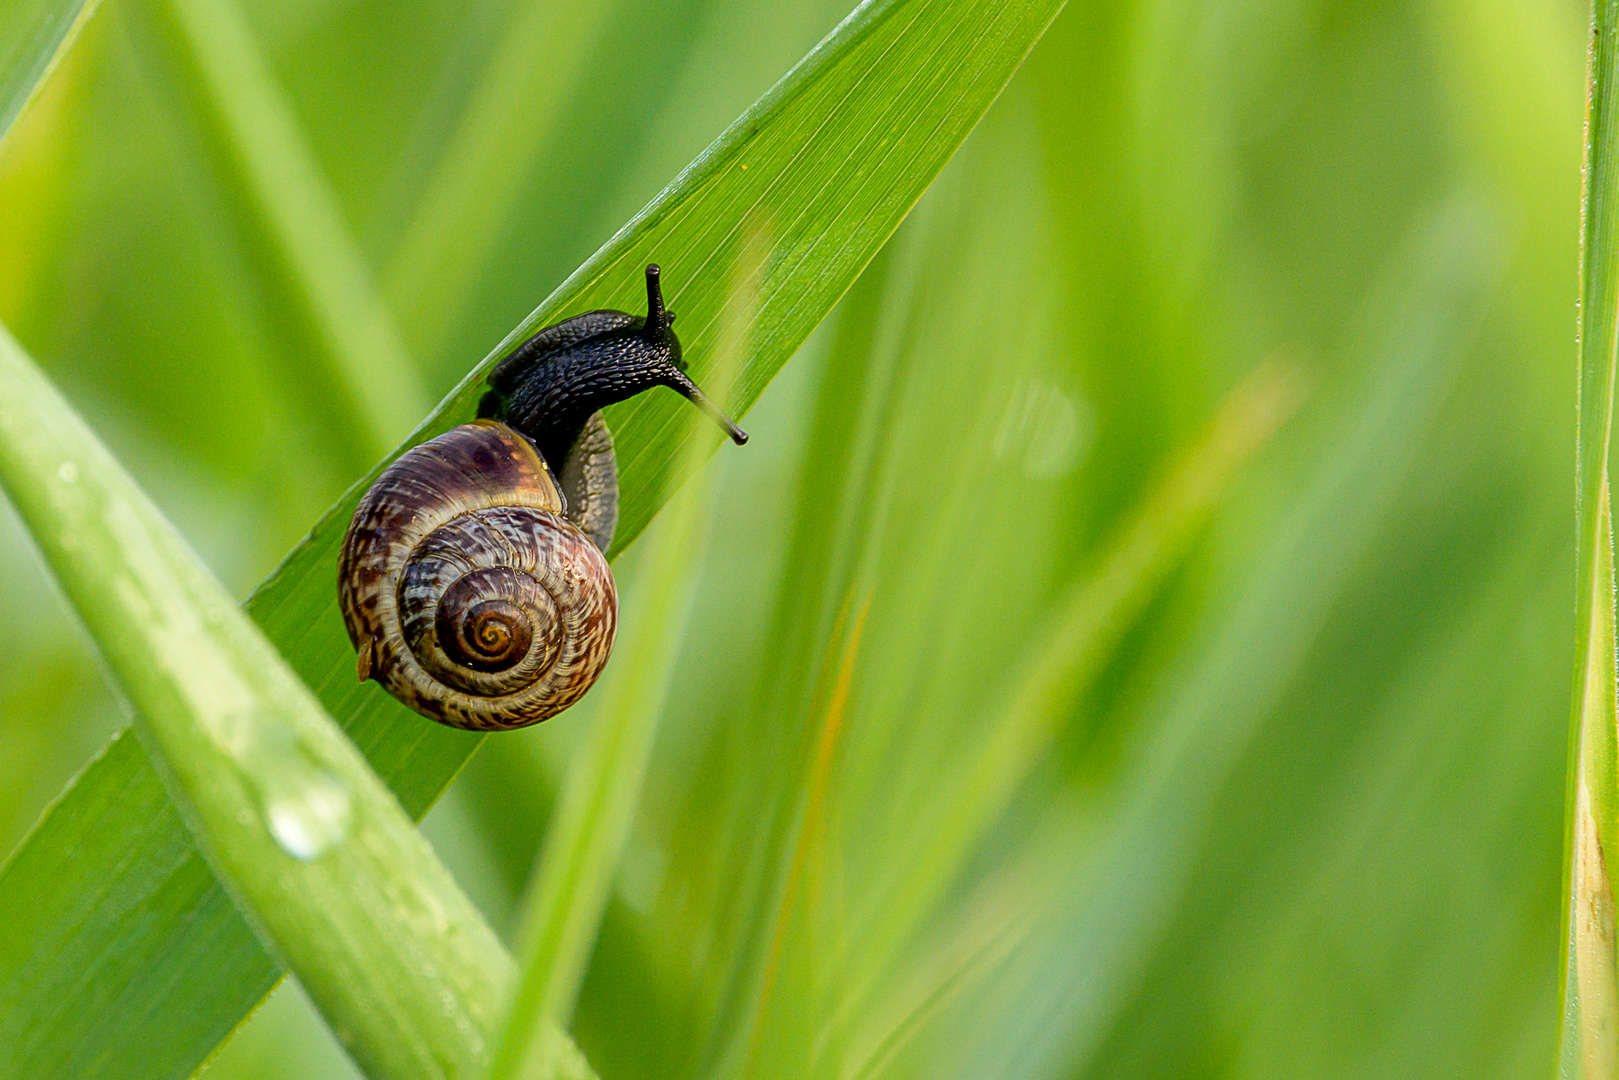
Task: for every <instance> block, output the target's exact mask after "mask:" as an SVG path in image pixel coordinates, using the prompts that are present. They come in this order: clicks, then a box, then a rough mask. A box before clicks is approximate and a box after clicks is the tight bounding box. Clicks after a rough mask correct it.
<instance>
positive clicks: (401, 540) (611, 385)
mask: <svg viewBox="0 0 1619 1080" xmlns="http://www.w3.org/2000/svg"><path fill="white" fill-rule="evenodd" d="M646 280H647V315H646V316H645V317H644V318H643V317H639V316H634V315H630V314H627V313H625V312H622V311H591V312H587V313H585V314H583V315H576V316H574V317H573V318H571V319H568V320H566V321H564V322H560V323H557V324H556V325H554V326H549V327H546V328H545V329H544V330H541V331H540V332H539V333H537V334H535V335H534V336H533V337H530V338H529V339H528V340H527V341H525V342H523V344H522V345H520V346H518V348H517V349H516V350H515V351H514V352H513V353H512V354H511V355H510V356H508V357H507V358H506V359H505V360H503V361H501V362H500V363H499V364H498V365H496V367H495V368H494V370H493V371H492V372H491V373H490V375H489V385H490V387H491V389H490V391H489V393H488V394H486V395H485V396H484V399H483V401H482V403H481V404H480V406H479V410H478V412H479V417H480V419H478V420H477V421H475V422H473V423H471V424H463V425H461V426H460V427H457V428H454V429H452V430H450V431H447V432H445V433H444V434H443V435H440V436H439V437H438V438H436V439H433V440H431V441H429V442H426V443H423V444H422V445H420V446H417V447H415V448H413V449H412V450H410V451H408V452H406V453H405V454H404V455H402V456H401V457H400V458H399V459H398V460H397V461H395V462H394V463H393V464H392V465H390V466H389V467H388V468H387V469H386V470H385V471H384V472H383V473H382V475H381V476H380V477H378V478H377V482H376V483H375V484H373V485H372V487H371V489H370V490H369V491H367V492H366V494H365V497H364V498H362V499H361V500H360V505H359V506H358V507H357V508H356V509H355V512H354V519H353V521H352V522H350V524H349V530H348V534H347V535H346V536H345V537H344V540H343V550H342V554H341V556H340V559H339V563H338V599H339V604H340V606H341V608H342V611H343V621H344V623H345V624H346V625H347V627H348V632H349V640H350V641H352V642H353V643H354V647H355V650H356V652H357V653H358V660H357V672H358V674H359V677H360V680H361V681H362V682H364V681H365V680H367V679H375V680H376V681H377V682H379V683H381V684H382V686H383V687H384V688H385V689H386V690H387V691H388V692H389V693H390V694H392V695H393V696H394V697H396V698H398V699H399V700H400V701H402V702H404V703H405V704H406V705H408V706H410V707H411V708H413V709H415V710H416V711H417V712H419V713H421V714H423V715H424V716H428V717H431V718H432V719H434V720H438V721H441V722H442V723H445V724H449V725H451V726H453V727H460V728H469V729H473V730H481V731H496V730H504V729H508V728H516V727H524V726H526V725H528V724H534V723H538V722H539V721H541V720H544V719H547V718H548V717H551V716H555V715H556V714H557V713H559V712H561V711H562V710H563V709H565V708H567V707H568V706H569V705H572V704H573V703H574V702H575V701H577V700H579V698H580V697H582V696H583V695H584V693H585V691H587V690H589V689H590V687H591V685H592V684H593V683H594V682H595V681H596V678H597V676H598V675H600V674H601V671H602V668H603V666H605V664H606V663H607V657H608V654H609V653H610V652H611V651H612V646H613V638H614V636H615V634H616V632H617V626H618V594H617V591H616V589H615V588H614V585H613V575H612V572H611V571H610V570H609V569H608V568H607V560H606V557H605V556H604V555H603V552H604V551H605V550H606V549H607V546H608V545H609V544H610V543H611V542H612V537H613V529H614V526H615V525H616V523H617V520H618V468H617V463H616V461H615V459H614V456H613V441H612V435H611V433H610V432H609V431H608V429H607V424H606V422H605V421H604V420H603V419H602V416H601V412H600V410H602V409H604V408H606V407H607V406H608V405H611V404H614V403H616V402H619V401H623V400H625V399H626V398H629V397H633V396H634V395H636V394H638V393H640V392H641V391H643V390H648V389H651V388H652V387H654V386H667V387H669V388H670V389H673V390H675V391H677V392H678V393H680V394H682V395H684V396H685V397H686V398H688V399H690V400H691V401H692V402H693V403H694V404H696V405H697V406H698V407H699V408H701V409H703V410H704V411H705V412H707V413H709V414H710V415H711V416H713V417H714V418H715V420H716V421H717V422H718V423H719V424H720V425H721V426H722V427H723V428H725V430H726V431H727V433H728V434H730V436H731V438H732V439H733V440H735V441H736V443H737V444H738V445H740V444H742V443H743V442H746V441H747V435H746V434H744V433H743V432H742V430H741V429H740V428H738V427H737V426H736V425H735V424H733V423H732V422H731V421H730V420H729V419H727V418H726V417H725V416H724V415H723V414H722V413H721V412H720V411H719V410H718V409H717V408H715V407H714V406H713V405H712V404H710V403H709V401H708V399H707V398H706V397H705V396H704V395H703V393H702V391H701V390H699V389H698V388H697V386H696V385H695V384H694V383H693V382H692V381H691V380H690V379H689V378H687V377H686V373H685V364H684V363H683V362H682V359H681V354H680V342H679V340H678V339H677V338H676V337H675V335H674V331H673V329H672V328H671V325H672V324H673V322H674V313H673V312H670V311H667V310H666V309H665V308H664V306H663V297H662V294H661V291H660V289H659V281H658V268H657V267H656V266H649V267H647V271H646Z"/></svg>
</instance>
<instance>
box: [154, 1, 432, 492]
mask: <svg viewBox="0 0 1619 1080" xmlns="http://www.w3.org/2000/svg"><path fill="white" fill-rule="evenodd" d="M147 2H148V3H149V4H150V6H151V8H152V10H153V11H154V13H155V14H156V15H157V16H158V18H159V19H160V20H161V21H162V22H163V23H164V25H165V28H166V29H167V30H168V36H169V38H170V39H171V40H172V41H173V42H174V43H176V45H177V47H176V48H174V49H173V50H172V52H171V58H172V59H173V61H174V63H175V65H176V67H178V68H179V69H180V70H182V71H184V72H185V73H186V74H187V76H188V78H186V79H183V80H181V82H182V84H183V85H185V86H186V88H187V89H188V90H189V91H190V92H191V93H192V95H193V96H194V97H195V98H196V99H197V101H199V102H200V103H201V104H202V106H203V108H202V112H203V113H204V114H205V115H207V116H208V117H209V119H210V124H209V126H210V128H211V136H212V141H213V143H214V145H215V146H216V147H217V148H218V149H219V151H220V153H221V154H222V155H223V156H225V157H227V158H228V159H229V161H230V163H231V167H230V168H229V169H228V170H227V171H228V173H229V174H230V175H232V176H234V177H236V178H237V179H238V182H239V183H240V185H241V187H242V188H243V189H244V191H245V194H244V197H243V199H242V202H243V204H244V205H246V206H248V207H251V208H252V211H253V213H254V214H255V216H256V217H257V218H258V219H259V220H260V221H261V222H262V225H263V228H264V230H265V233H266V234H267V236H268V237H269V239H270V244H271V247H272V248H273V250H274V251H275V253H276V255H277V256H278V259H279V262H280V264H281V265H282V266H284V267H285V273H286V283H287V286H288V288H289V290H290V291H291V292H292V293H293V294H294V295H296V296H297V298H298V301H299V303H300V305H301V307H302V308H303V311H304V312H305V314H306V315H307V318H308V321H309V324H310V326H311V327H312V328H313V329H314V330H315V340H316V342H317V344H318V346H319V351H320V353H321V355H322V356H323V358H324V359H325V361H326V363H327V365H328V367H329V382H330V385H331V386H332V387H333V388H334V389H336V390H337V391H338V392H339V393H341V394H342V396H343V405H344V411H345V412H346V413H347V415H348V416H349V417H350V420H349V426H350V427H352V429H353V433H354V434H353V438H354V441H355V443H356V445H357V446H358V447H359V448H360V453H361V454H362V459H363V460H365V461H372V460H375V459H376V458H377V457H379V456H381V455H383V454H385V453H387V452H388V451H389V450H390V449H391V448H392V447H393V446H394V444H395V443H397V442H398V441H399V440H400V439H402V438H403V437H404V436H405V435H406V434H407V433H409V431H410V430H411V428H413V427H415V426H416V424H417V423H418V422H419V421H420V420H421V418H422V415H423V414H424V413H425V412H426V411H427V409H428V407H429V404H430V399H429V398H428V396H427V391H426V389H425V387H424V386H423V385H422V381H421V378H420V376H419V375H418V374H417V370H416V368H415V366H414V365H413V364H412V363H411V360H410V357H409V355H408V354H407V352H406V350H405V347H404V344H403V342H402V341H401V339H400V336H399V332H398V330H397V329H396V328H395V326H394V323H393V318H392V315H391V314H390V312H389V311H388V307H387V305H386V304H385V303H384V301H383V298H382V295H381V293H380V291H379V290H378V289H377V287H376V284H375V282H374V281H373V280H372V276H371V271H370V269H369V268H368V267H367V266H366V264H365V259H364V257H363V256H362V255H361V253H360V249H359V247H358V245H356V244H355V242H354V239H353V236H352V235H351V234H350V232H349V229H348V226H347V224H346V223H345V222H344V220H343V214H342V210H341V208H340V207H339V205H338V201H337V195H336V193H335V192H333V190H332V188H331V185H330V184H329V183H328V182H327V180H326V177H325V176H324V174H323V173H322V172H321V168H320V165H319V164H318V163H317V162H316V160H315V156H314V154H313V152H312V151H311V150H310V147H309V145H308V143H307V141H306V140H305V138H304V135H303V132H302V131H301V130H300V129H299V126H298V120H297V117H296V115H295V113H294V112H293V108H292V105H291V103H290V102H289V101H288V100H287V98H286V95H285V94H284V93H283V92H282V90H281V87H280V86H279V85H278V84H277V83H276V80H275V76H274V74H273V73H272V72H271V71H270V67H269V65H268V63H267V62H266V61H265V59H264V56H263V55H262V53H260V51H259V48H258V45H257V43H256V42H255V41H254V40H253V34H252V30H251V28H250V27H249V26H248V25H247V21H246V19H245V18H243V15H242V12H241V10H240V9H239V8H238V7H237V6H236V2H235V0H147Z"/></svg>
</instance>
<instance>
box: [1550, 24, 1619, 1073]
mask: <svg viewBox="0 0 1619 1080" xmlns="http://www.w3.org/2000/svg"><path fill="white" fill-rule="evenodd" d="M1592 17H1593V20H1594V24H1593V26H1592V32H1591V57H1590V70H1589V78H1590V85H1589V88H1588V93H1589V94H1590V99H1589V105H1588V109H1587V122H1586V151H1585V153H1586V158H1585V199H1584V202H1583V206H1584V220H1583V223H1582V231H1581V238H1580V307H1579V313H1580V328H1579V342H1580V366H1579V411H1578V419H1577V423H1578V428H1577V432H1576V443H1577V454H1578V458H1577V463H1576V468H1577V470H1578V471H1577V474H1576V480H1575V500H1576V502H1575V507H1576V522H1577V526H1578V529H1579V532H1578V536H1577V539H1576V541H1575V544H1576V547H1575V559H1576V564H1575V565H1576V569H1575V574H1576V589H1577V592H1576V598H1575V626H1576V627H1577V628H1578V631H1577V634H1576V638H1577V641H1576V646H1575V648H1576V660H1575V675H1574V695H1573V715H1572V716H1571V718H1570V731H1569V780H1568V796H1567V809H1566V812H1565V813H1566V817H1567V826H1566V828H1567V837H1568V839H1567V841H1566V843H1565V862H1566V866H1565V869H1564V877H1563V880H1564V888H1565V890H1566V892H1567V895H1566V896H1565V898H1564V899H1565V903H1564V909H1563V910H1564V916H1563V918H1564V923H1563V925H1564V940H1565V947H1566V952H1565V968H1564V971H1563V975H1562V987H1563V1036H1562V1049H1561V1052H1560V1059H1561V1065H1560V1068H1561V1072H1562V1075H1563V1076H1564V1077H1581V1078H1586V1080H1597V1078H1601V1080H1608V1078H1611V1077H1613V1076H1615V1075H1619V962H1616V961H1619V941H1616V936H1615V934H1616V913H1615V907H1614V899H1613V884H1612V879H1611V877H1610V873H1611V872H1610V871H1609V870H1608V863H1610V862H1611V861H1612V860H1613V858H1614V853H1615V852H1616V851H1619V776H1616V775H1615V770H1616V768H1619V727H1616V714H1615V699H1614V657H1613V648H1614V625H1613V624H1614V595H1613V588H1614V578H1613V528H1612V510H1611V507H1610V505H1609V502H1608V452H1609V441H1610V439H1611V430H1612V424H1613V380H1614V356H1615V349H1616V347H1619V101H1616V100H1615V94H1616V93H1619V6H1616V5H1614V4H1612V3H1606V2H1599V3H1597V4H1596V5H1595V6H1594V13H1593V16H1592Z"/></svg>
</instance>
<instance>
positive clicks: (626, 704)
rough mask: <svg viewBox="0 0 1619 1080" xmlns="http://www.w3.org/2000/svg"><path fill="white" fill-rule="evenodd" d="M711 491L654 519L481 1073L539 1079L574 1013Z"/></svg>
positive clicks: (674, 646)
mask: <svg viewBox="0 0 1619 1080" xmlns="http://www.w3.org/2000/svg"><path fill="white" fill-rule="evenodd" d="M708 488H709V485H708V484H707V483H703V482H699V483H698V484H694V485H693V486H692V489H691V490H687V491H684V492H682V493H681V494H680V495H679V496H678V497H677V498H676V499H675V500H674V502H673V503H672V504H671V505H670V506H669V507H668V508H667V509H666V510H665V512H664V514H663V516H662V517H661V518H660V522H661V524H660V526H659V527H658V532H657V540H658V544H657V547H656V548H655V549H651V550H649V551H648V552H647V559H648V565H647V567H646V569H645V571H644V574H645V577H643V580H644V581H647V584H646V585H645V586H644V589H645V595H644V597H643V599H642V601H641V603H639V604H638V605H637V607H636V613H637V614H636V621H635V622H634V624H632V625H627V627H626V629H627V630H628V633H626V634H625V637H626V638H628V640H627V641H624V642H623V643H622V644H621V645H620V646H619V647H618V655H617V657H616V661H617V664H618V670H617V678H615V679H614V680H613V682H612V683H611V684H610V685H609V686H605V687H603V688H602V689H603V690H605V691H606V696H605V697H604V699H603V700H602V701H601V702H600V704H599V705H598V707H597V710H596V716H595V725H594V727H593V728H592V729H591V732H590V735H589V738H588V741H587V743H586V745H585V747H584V749H583V750H582V751H581V753H580V755H579V757H578V758H577V759H576V760H575V761H574V763H573V764H572V765H571V766H570V768H569V771H568V776H567V779H566V781H565V782H564V784H563V788H562V793H561V798H560V799H559V801H558V805H557V810H556V816H555V818H554V819H553V822H552V824H551V826H550V828H549V829H548V830H547V831H546V836H545V844H544V847H543V849H542V851H541V855H540V861H539V863H538V864H537V866H536V868H535V872H534V880H533V882H532V884H531V886H530V889H529V895H528V897H527V899H526V900H525V902H524V910H523V914H522V927H521V930H520V932H519V935H518V941H519V945H518V955H519V959H520V963H521V967H520V969H519V973H518V980H517V983H516V987H515V989H514V990H513V992H512V999H511V1003H510V1006H509V1011H508V1015H507V1019H506V1023H505V1027H504V1029H503V1031H502V1033H501V1036H500V1042H499V1043H498V1044H497V1048H496V1051H495V1054H494V1057H493V1059H492V1061H491V1063H490V1068H489V1073H488V1076H489V1080H517V1078H519V1077H539V1076H543V1075H545V1072H544V1070H543V1068H540V1067H537V1065H536V1059H537V1058H540V1057H541V1055H539V1054H537V1053H536V1051H537V1050H539V1049H540V1047H538V1046H536V1045H535V1043H536V1042H537V1041H538V1040H537V1039H536V1034H538V1033H542V1032H545V1031H546V1030H548V1028H547V1026H546V1024H545V1021H547V1020H554V1021H556V1022H558V1023H563V1024H566V1023H567V1022H568V1020H569V1017H570V1016H571V1014H572V1012H573V1007H574V1002H575V1000H576V999H577V998H578V995H579V985H580V983H581V982H583V980H584V974H585V965H586V963H587V962H588V961H589V959H590V951H591V947H592V946H593V945H594V944H595V941H596V934H597V930H598V927H599V926H600V923H601V918H602V913H603V911H604V910H605V909H606V907H607V900H608V896H609V894H610V892H611V889H612V884H613V878H614V875H615V873H616V872H617V870H618V864H619V861H620V859H621V857H622V855H623V852H624V846H625V842H626V841H627V840H628V838H629V830H630V823H631V822H632V820H633V819H634V815H635V810H636V807H637V805H638V803H639V800H640V794H641V785H642V781H643V780H644V779H645V776H646V769H647V760H648V758H649V757H650V755H651V753H652V742H653V737H654V736H655V735H656V734H657V730H658V721H659V719H660V717H661V716H662V714H663V711H664V698H665V697H667V696H668V691H669V683H670V679H671V677H672V676H673V674H674V664H675V660H676V659H677V658H678V656H679V653H680V647H681V644H682V643H683V642H684V640H685V634H684V627H685V624H686V618H687V616H688V614H689V612H690V607H691V590H692V586H693V585H694V583H695V578H696V570H697V564H698V563H699V562H700V560H701V557H702V551H701V549H702V538H701V535H700V533H701V531H702V527H703V522H702V520H701V519H704V518H706V517H707V514H708V509H709V505H710V503H711V498H710V492H709V490H708ZM648 579H649V580H648Z"/></svg>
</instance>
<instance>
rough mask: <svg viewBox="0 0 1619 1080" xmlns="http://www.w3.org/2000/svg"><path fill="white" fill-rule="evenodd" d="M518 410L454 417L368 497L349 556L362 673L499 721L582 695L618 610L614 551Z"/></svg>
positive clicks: (459, 720) (347, 604)
mask: <svg viewBox="0 0 1619 1080" xmlns="http://www.w3.org/2000/svg"><path fill="white" fill-rule="evenodd" d="M562 509H563V506H562V499H561V497H560V496H559V495H558V493H557V488H556V485H555V483H553V481H552V479H551V476H550V473H549V471H548V470H547V469H546V466H545V462H544V460H543V459H542V458H541V457H540V455H539V453H538V452H537V451H536V450H535V449H534V447H533V445H532V444H531V443H530V442H529V441H528V440H527V439H525V438H523V437H522V436H521V435H519V434H518V433H517V432H515V431H513V430H512V429H511V428H509V427H507V426H506V425H504V424H501V423H498V422H496V421H492V420H480V421H477V422H476V423H472V424H464V425H462V426H461V427H458V428H455V429H453V430H451V431H448V432H445V433H444V434H443V435H440V436H439V437H438V438H436V439H433V440H432V441H430V442H427V443H423V444H422V445H421V446H418V447H415V448H414V449H412V450H410V451H408V452H407V453H405V454H404V455H403V456H401V457H400V458H399V460H397V461H395V462H394V463H393V464H392V465H390V466H389V467H388V468H387V470H385V471H384V472H383V474H382V475H381V476H380V477H378V479H377V482H376V483H375V484H373V485H372V487H371V490H370V491H368V492H366V494H365V497H364V498H363V499H361V500H360V505H359V507H358V508H357V509H356V510H355V512H354V520H353V521H352V522H351V523H350V525H349V531H348V535H347V536H346V537H345V538H344V541H343V551H342V555H341V557H340V559H339V563H338V600H339V604H340V606H341V607H342V611H343V621H344V623H345V624H347V626H348V632H349V640H350V641H352V642H353V643H354V646H355V649H356V650H357V651H358V653H359V665H358V666H359V674H360V678H361V680H362V681H363V680H364V679H366V678H372V679H376V680H377V681H378V682H379V683H381V684H382V686H383V687H384V688H385V689H386V690H387V691H388V692H389V693H390V694H392V695H393V696H394V697H396V698H398V699H399V700H400V701H402V702H404V703H405V704H406V705H408V706H410V707H411V708H413V709H415V710H416V711H417V712H419V713H421V714H423V715H424V716H429V717H431V718H433V719H435V720H439V721H442V722H443V723H446V724H449V725H451V726H452V727H459V728H468V729H471V730H476V731H498V730H504V729H508V728H515V727H523V726H525V725H528V724H534V723H538V722H539V721H541V720H544V719H546V718H548V717H551V716H555V715H556V714H557V713H559V712H561V711H562V710H563V709H566V708H567V707H568V706H569V705H572V704H573V703H574V702H575V701H578V700H579V698H580V697H582V696H583V695H584V693H585V691H587V690H589V689H590V687H591V685H592V684H593V683H594V682H595V681H596V677H597V676H598V675H600V674H601V670H602V668H603V667H604V666H605V665H606V663H607V657H608V654H609V653H610V652H611V651H612V647H613V637H614V634H615V633H616V631H617V626H618V594H617V591H616V590H615V588H614V586H613V576H612V573H611V571H609V570H608V568H607V560H606V559H605V558H604V557H603V555H602V553H601V552H600V551H599V550H598V549H597V547H596V545H595V544H593V543H592V542H591V540H590V538H589V537H587V536H586V535H585V533H584V532H582V531H580V529H579V528H578V527H577V526H575V525H574V524H573V523H572V522H570V521H568V520H567V519H566V518H565V517H564V516H563V513H562Z"/></svg>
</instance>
